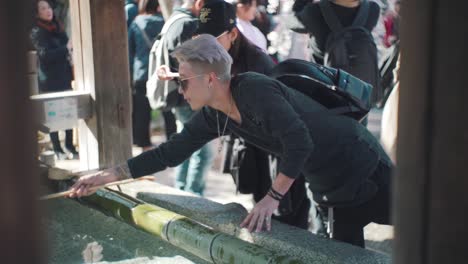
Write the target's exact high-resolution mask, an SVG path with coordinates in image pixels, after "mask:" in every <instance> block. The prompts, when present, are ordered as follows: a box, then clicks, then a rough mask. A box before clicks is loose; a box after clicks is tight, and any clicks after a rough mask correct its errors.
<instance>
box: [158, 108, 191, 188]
mask: <svg viewBox="0 0 468 264" xmlns="http://www.w3.org/2000/svg"><path fill="white" fill-rule="evenodd" d="M175 112H176V115H175V116H177V119H178V120H179V121H180V122H182V123H185V122H186V121H187V120H189V119H190V117H191V116H192V113H193V112H192V110H191V109H190V108H189V107H176V108H175ZM163 113H164V112H163ZM171 115H172V116H174V115H173V114H172V112H171ZM175 116H174V124H175ZM169 119H170V118H169ZM170 129H172V128H170ZM168 132H171V131H168V130H167V127H166V134H167V133H168ZM175 132H177V131H176V129H174V133H175ZM190 159H191V158H188V159H186V160H185V161H184V162H182V164H180V165H179V166H177V167H176V168H175V186H176V188H178V189H180V190H184V191H189V190H188V184H187V175H188V173H189V165H190Z"/></svg>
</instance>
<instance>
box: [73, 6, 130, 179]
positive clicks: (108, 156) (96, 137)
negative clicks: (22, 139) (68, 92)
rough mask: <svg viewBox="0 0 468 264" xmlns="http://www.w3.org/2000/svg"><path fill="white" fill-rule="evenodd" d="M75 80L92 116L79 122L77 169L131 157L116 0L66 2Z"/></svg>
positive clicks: (124, 51)
mask: <svg viewBox="0 0 468 264" xmlns="http://www.w3.org/2000/svg"><path fill="white" fill-rule="evenodd" d="M70 11H71V17H72V34H73V36H72V38H73V46H74V62H75V79H76V85H77V87H78V90H82V91H88V92H90V94H91V96H92V98H93V99H94V102H93V103H94V113H93V117H92V118H90V119H87V120H84V121H80V125H79V134H80V160H81V169H82V170H90V169H95V168H103V167H108V166H112V165H115V164H118V163H121V162H124V161H125V160H127V159H128V158H129V157H131V111H132V108H131V90H130V76H129V66H128V48H127V27H126V24H125V12H124V5H123V1H122V0H79V1H78V0H71V2H70Z"/></svg>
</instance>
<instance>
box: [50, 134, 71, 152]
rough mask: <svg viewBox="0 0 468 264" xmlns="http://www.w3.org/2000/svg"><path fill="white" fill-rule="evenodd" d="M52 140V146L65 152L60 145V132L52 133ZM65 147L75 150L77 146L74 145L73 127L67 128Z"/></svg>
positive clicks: (56, 150)
mask: <svg viewBox="0 0 468 264" xmlns="http://www.w3.org/2000/svg"><path fill="white" fill-rule="evenodd" d="M50 141H52V146H53V148H54V151H55V152H63V149H62V146H61V145H60V139H59V135H58V132H52V133H50ZM65 147H66V148H67V149H68V150H70V151H71V150H75V146H73V130H72V129H67V130H65Z"/></svg>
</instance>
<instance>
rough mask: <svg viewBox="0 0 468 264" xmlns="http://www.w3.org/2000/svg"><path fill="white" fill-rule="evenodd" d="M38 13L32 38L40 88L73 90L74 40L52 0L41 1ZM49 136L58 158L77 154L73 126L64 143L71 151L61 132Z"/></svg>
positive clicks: (42, 91) (40, 89) (45, 90)
mask: <svg viewBox="0 0 468 264" xmlns="http://www.w3.org/2000/svg"><path fill="white" fill-rule="evenodd" d="M36 16H37V17H36V18H37V20H36V25H35V26H34V27H33V29H32V31H31V41H32V44H33V46H34V48H35V49H36V50H37V55H38V58H39V74H38V75H39V91H40V92H41V93H50V92H61V91H66V90H71V89H72V88H71V81H72V78H73V74H72V67H71V50H72V44H71V40H69V39H68V36H67V34H66V33H65V31H64V30H63V27H62V25H61V24H60V23H59V22H58V21H57V19H56V18H55V17H54V12H53V10H52V5H51V4H50V2H48V1H46V0H41V1H38V2H37V4H36ZM50 139H51V141H52V145H53V148H54V151H55V154H56V155H57V158H58V159H66V158H68V157H73V158H78V152H77V151H76V149H75V146H74V145H73V130H71V129H69V130H66V131H65V147H66V148H67V150H68V151H69V152H70V154H71V155H68V154H66V153H65V152H64V150H63V149H62V147H61V145H60V140H59V136H58V132H52V133H50Z"/></svg>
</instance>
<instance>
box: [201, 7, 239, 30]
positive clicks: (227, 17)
mask: <svg viewBox="0 0 468 264" xmlns="http://www.w3.org/2000/svg"><path fill="white" fill-rule="evenodd" d="M198 18H199V23H198V30H197V34H210V35H213V36H215V37H217V36H219V35H221V34H222V33H223V32H225V31H230V30H231V29H232V28H233V27H234V26H235V25H236V8H235V7H234V6H233V5H232V4H230V3H228V2H225V1H211V2H208V3H207V4H205V5H204V6H203V8H202V9H201V10H200V16H199V17H198Z"/></svg>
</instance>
